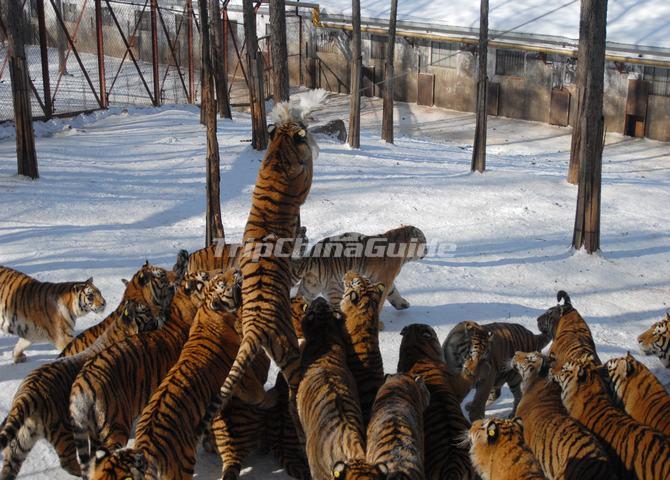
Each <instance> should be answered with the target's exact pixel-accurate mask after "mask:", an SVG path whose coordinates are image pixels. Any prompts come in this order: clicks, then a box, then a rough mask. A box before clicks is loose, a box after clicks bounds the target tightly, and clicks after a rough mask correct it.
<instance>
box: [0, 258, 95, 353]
mask: <svg viewBox="0 0 670 480" xmlns="http://www.w3.org/2000/svg"><path fill="white" fill-rule="evenodd" d="M106 305H107V303H106V301H105V298H104V297H103V296H102V293H100V290H99V289H98V287H96V286H95V285H94V283H93V277H91V278H89V279H88V280H85V281H83V282H61V283H51V282H40V281H39V280H36V279H34V278H32V277H30V276H28V275H26V274H25V273H21V272H19V271H17V270H13V269H11V268H9V267H2V266H0V331H2V332H4V333H8V334H11V335H16V336H18V337H19V340H18V341H17V342H16V345H15V346H14V350H13V351H12V357H13V359H14V363H23V362H25V361H26V358H27V357H26V354H25V353H24V351H25V350H26V349H27V348H28V347H29V346H30V345H32V344H33V343H34V342H40V343H51V344H52V345H54V346H55V347H56V348H57V349H58V350H62V349H63V347H65V346H66V345H67V344H68V342H69V341H70V340H72V337H74V326H75V323H76V321H77V319H78V318H80V317H83V316H84V315H86V314H88V313H89V312H93V313H101V312H103V311H104V310H105V307H106Z"/></svg>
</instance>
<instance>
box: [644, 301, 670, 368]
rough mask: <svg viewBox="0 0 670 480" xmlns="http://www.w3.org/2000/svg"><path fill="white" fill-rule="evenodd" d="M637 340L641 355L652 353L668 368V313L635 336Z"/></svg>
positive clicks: (669, 333) (669, 362) (669, 315)
mask: <svg viewBox="0 0 670 480" xmlns="http://www.w3.org/2000/svg"><path fill="white" fill-rule="evenodd" d="M637 342H638V344H639V345H640V352H642V354H643V355H654V356H656V357H658V358H659V359H660V360H661V363H663V365H664V366H665V367H666V368H670V313H666V314H665V318H664V319H663V320H661V321H660V322H656V323H654V324H653V325H652V326H651V327H649V328H648V329H647V330H646V331H644V332H643V333H642V334H641V335H640V336H639V337H637Z"/></svg>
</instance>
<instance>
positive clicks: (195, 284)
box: [179, 272, 210, 300]
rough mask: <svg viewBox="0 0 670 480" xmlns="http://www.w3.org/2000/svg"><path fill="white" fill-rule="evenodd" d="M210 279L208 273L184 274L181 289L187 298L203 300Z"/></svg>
mask: <svg viewBox="0 0 670 480" xmlns="http://www.w3.org/2000/svg"><path fill="white" fill-rule="evenodd" d="M209 278H210V277H209V273H208V272H189V273H186V274H184V277H183V278H182V279H181V282H180V284H179V287H180V288H181V289H182V290H183V291H184V293H185V294H186V295H187V296H189V297H191V296H196V297H200V299H201V300H203V299H204V297H203V292H204V290H205V287H206V286H207V284H208V283H209Z"/></svg>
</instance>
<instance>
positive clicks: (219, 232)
mask: <svg viewBox="0 0 670 480" xmlns="http://www.w3.org/2000/svg"><path fill="white" fill-rule="evenodd" d="M198 5H199V7H200V34H201V37H202V38H201V43H202V107H201V108H202V111H203V112H204V119H205V126H206V127H207V212H206V217H205V245H207V246H209V245H212V244H213V243H214V242H216V241H223V239H224V233H223V222H222V221H221V193H220V185H221V174H220V171H219V163H220V158H219V140H218V138H217V137H216V127H217V124H216V98H215V97H214V92H213V89H214V72H213V69H212V57H211V46H210V43H209V42H210V28H209V27H210V25H209V15H208V12H207V0H198ZM205 91H206V92H207V94H205Z"/></svg>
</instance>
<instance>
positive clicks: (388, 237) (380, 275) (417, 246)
mask: <svg viewBox="0 0 670 480" xmlns="http://www.w3.org/2000/svg"><path fill="white" fill-rule="evenodd" d="M352 245H356V246H357V250H360V251H359V252H358V253H357V255H343V254H342V253H343V252H344V251H347V249H349V248H353V247H351V246H352ZM367 247H369V248H367ZM371 249H374V252H370V251H369V250H371ZM425 251H426V236H425V235H424V233H423V232H422V231H421V230H419V229H418V228H416V227H413V226H411V225H406V226H401V227H399V228H394V229H392V230H389V231H388V232H385V233H382V234H379V235H372V236H367V235H363V234H362V233H356V232H348V233H344V234H342V235H337V236H334V237H328V238H324V239H323V240H321V241H319V242H318V243H316V244H315V245H314V246H313V247H312V248H311V250H310V251H309V252H308V253H307V254H306V255H305V256H303V257H300V258H298V259H295V260H294V261H293V273H294V279H293V281H294V282H296V283H297V282H300V287H299V290H298V293H299V294H300V295H301V296H303V297H305V298H306V299H307V300H312V299H314V298H316V297H317V296H318V295H319V294H321V293H323V294H324V295H325V296H326V298H328V299H329V300H330V302H331V303H332V304H333V305H337V304H339V303H340V300H341V299H342V293H343V291H342V277H343V276H344V274H345V273H347V272H348V271H350V270H354V271H357V272H359V273H360V274H361V275H365V276H366V277H368V278H369V279H370V280H371V281H372V282H380V283H383V284H384V285H386V286H387V287H389V288H387V290H386V292H385V293H384V295H383V296H382V300H381V302H380V303H379V309H380V310H381V308H382V307H383V306H384V301H385V300H387V299H388V301H389V303H390V304H391V305H393V307H394V308H395V309H397V310H402V309H405V308H408V307H409V302H408V301H407V300H405V299H404V298H403V297H402V296H401V295H400V292H399V291H398V289H397V287H396V286H395V283H394V282H395V279H396V277H397V276H398V275H399V274H400V270H401V269H402V267H403V266H404V265H405V264H406V263H408V262H413V261H418V260H421V259H422V258H423V257H424V256H425ZM380 253H381V255H380Z"/></svg>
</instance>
